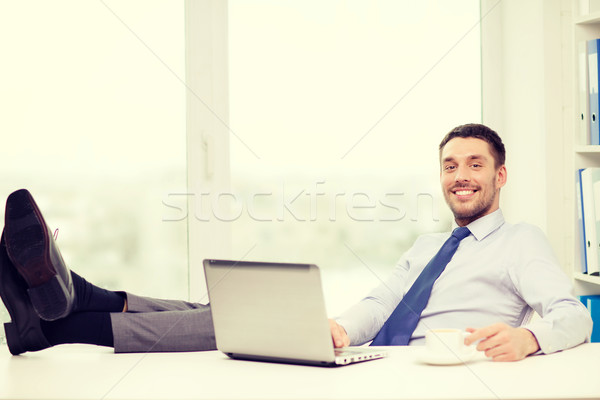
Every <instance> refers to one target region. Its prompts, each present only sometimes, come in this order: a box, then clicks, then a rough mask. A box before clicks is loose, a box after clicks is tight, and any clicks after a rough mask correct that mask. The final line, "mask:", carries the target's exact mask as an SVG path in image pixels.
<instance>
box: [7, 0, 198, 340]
mask: <svg viewBox="0 0 600 400" xmlns="http://www.w3.org/2000/svg"><path fill="white" fill-rule="evenodd" d="M183 21H184V9H183V2H173V1H167V0H163V1H159V0H127V1H104V2H99V1H91V0H84V1H82V0H71V1H68V0H55V1H42V0H39V1H34V0H22V1H18V2H17V1H14V2H9V1H3V2H0V36H1V37H2V38H3V39H2V40H1V41H0V52H1V53H2V62H1V63H0V109H1V110H3V111H2V118H0V132H2V156H1V157H0V169H1V170H2V180H0V193H1V194H2V199H3V200H4V199H6V197H7V196H8V195H9V194H10V193H11V192H12V191H13V190H16V189H19V188H27V189H29V190H30V191H31V193H32V194H33V196H34V198H35V199H36V200H37V202H38V204H39V206H40V208H41V209H42V212H43V214H44V216H45V218H46V220H47V222H48V224H49V225H50V227H51V229H53V230H54V229H59V233H58V244H59V246H60V249H61V251H62V254H63V257H64V258H65V260H66V262H67V263H68V264H69V266H70V267H71V268H72V269H73V270H74V271H76V272H78V273H80V274H81V275H83V276H84V277H86V278H87V279H88V280H90V281H92V282H93V283H95V284H97V285H99V286H103V287H108V288H111V289H116V290H128V291H132V292H134V293H139V294H146V295H151V296H164V297H176V298H186V297H187V226H186V222H185V221H180V222H172V221H169V222H168V223H167V222H163V219H169V218H168V215H165V213H168V211H169V210H168V209H167V208H166V207H164V205H163V200H164V199H166V198H167V195H168V193H171V192H183V191H185V187H186V186H185V185H186V156H185V86H184V85H183V84H182V83H181V81H180V80H179V79H178V78H181V79H185V52H184V49H185V46H184V29H183V24H184V22H183ZM0 216H1V217H2V218H4V204H2V207H1V210H0ZM165 217H167V218H165ZM3 313H4V314H3V316H2V318H3V319H4V320H6V319H8V316H7V315H6V313H5V310H3ZM3 333H4V332H2V334H3Z"/></svg>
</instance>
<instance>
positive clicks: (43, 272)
mask: <svg viewBox="0 0 600 400" xmlns="http://www.w3.org/2000/svg"><path fill="white" fill-rule="evenodd" d="M4 217H5V223H4V235H5V241H6V251H7V253H8V257H9V258H10V260H11V261H12V263H13V264H14V266H15V268H16V269H17V271H18V272H19V274H20V275H21V276H22V277H23V279H24V280H25V282H27V286H28V287H29V289H27V292H28V293H29V298H30V299H31V304H32V305H33V307H34V308H35V311H36V312H37V314H38V315H39V316H40V318H42V319H44V320H47V321H54V320H56V319H59V318H63V317H66V316H67V315H69V313H70V312H71V309H72V308H73V303H74V300H75V291H74V289H73V283H72V281H71V272H70V271H69V268H67V266H66V265H65V262H64V261H63V258H62V256H61V254H60V250H59V249H58V246H57V245H56V243H55V242H54V238H53V237H52V232H51V231H50V228H48V225H46V221H44V217H43V216H42V213H41V211H40V209H39V208H38V206H37V204H36V203H35V201H34V200H33V197H32V196H31V194H30V193H29V192H28V191H27V190H25V189H21V190H18V191H16V192H14V193H12V194H11V195H10V196H8V199H7V200H6V213H5V216H4Z"/></svg>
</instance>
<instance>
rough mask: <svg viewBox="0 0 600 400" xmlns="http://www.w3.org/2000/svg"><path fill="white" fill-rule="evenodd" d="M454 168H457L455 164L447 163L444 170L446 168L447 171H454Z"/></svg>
mask: <svg viewBox="0 0 600 400" xmlns="http://www.w3.org/2000/svg"><path fill="white" fill-rule="evenodd" d="M454 168H455V167H454V165H446V166H445V167H444V170H446V171H452V170H453V169H454Z"/></svg>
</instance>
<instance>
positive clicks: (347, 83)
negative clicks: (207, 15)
mask: <svg viewBox="0 0 600 400" xmlns="http://www.w3.org/2000/svg"><path fill="white" fill-rule="evenodd" d="M228 24H229V71H230V81H229V85H230V95H229V96H230V126H231V129H232V131H233V132H235V136H233V135H232V136H230V157H231V185H232V194H231V196H229V197H228V198H227V199H225V198H223V199H221V200H222V201H221V203H219V204H222V206H223V208H224V209H226V210H227V212H224V211H223V209H220V210H219V212H220V213H221V219H224V220H228V221H230V222H231V231H232V249H231V256H232V257H234V258H238V259H239V258H243V259H246V260H254V259H258V260H273V261H290V262H311V263H317V264H318V265H319V266H320V267H321V268H322V275H323V279H324V286H325V287H324V290H325V294H326V299H327V304H328V309H329V310H328V311H329V312H330V314H332V315H334V314H337V313H338V312H340V311H343V310H344V309H345V308H346V307H348V306H349V305H351V304H352V303H353V302H354V301H356V300H358V299H360V298H361V297H363V296H364V295H365V294H366V293H367V292H368V290H370V289H371V288H372V287H373V286H375V285H377V284H378V283H379V281H380V279H383V278H385V277H386V275H387V274H388V273H389V272H390V271H391V269H392V268H393V266H394V264H395V262H396V261H397V260H398V258H399V257H400V255H401V254H402V253H403V252H404V251H405V250H407V249H408V247H409V246H410V245H411V244H412V242H413V241H414V239H415V238H416V236H417V235H419V234H421V233H423V232H429V231H444V230H449V228H450V225H451V215H450V213H449V212H448V211H447V210H446V207H445V205H444V202H443V196H442V195H441V192H440V190H439V180H438V176H439V164H438V153H437V146H438V144H439V142H440V141H441V139H442V137H443V135H444V134H445V133H447V132H448V131H449V130H450V129H451V128H453V127H454V126H457V125H460V124H463V123H467V122H479V121H480V120H481V100H480V98H481V95H480V49H479V48H480V39H479V2H478V1H473V0H463V1H453V2H447V1H442V0H440V1H426V2H414V1H378V2H366V1H365V2H355V1H328V2H322V1H267V0H255V1H250V0H243V1H242V0H230V2H229V21H228Z"/></svg>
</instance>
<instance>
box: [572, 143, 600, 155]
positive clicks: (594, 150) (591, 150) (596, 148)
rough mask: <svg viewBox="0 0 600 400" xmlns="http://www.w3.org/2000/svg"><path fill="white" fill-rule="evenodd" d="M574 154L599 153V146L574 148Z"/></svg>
mask: <svg viewBox="0 0 600 400" xmlns="http://www.w3.org/2000/svg"><path fill="white" fill-rule="evenodd" d="M575 152H576V153H580V154H581V153H600V146H599V145H587V146H575Z"/></svg>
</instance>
